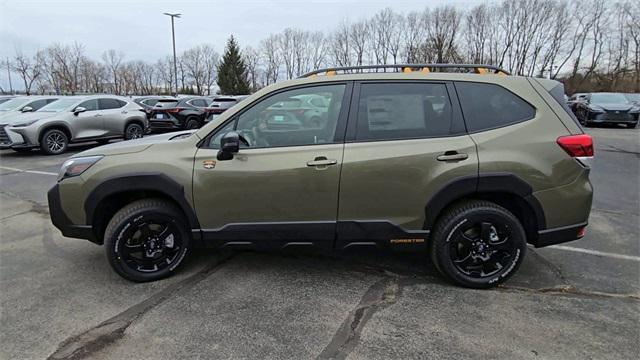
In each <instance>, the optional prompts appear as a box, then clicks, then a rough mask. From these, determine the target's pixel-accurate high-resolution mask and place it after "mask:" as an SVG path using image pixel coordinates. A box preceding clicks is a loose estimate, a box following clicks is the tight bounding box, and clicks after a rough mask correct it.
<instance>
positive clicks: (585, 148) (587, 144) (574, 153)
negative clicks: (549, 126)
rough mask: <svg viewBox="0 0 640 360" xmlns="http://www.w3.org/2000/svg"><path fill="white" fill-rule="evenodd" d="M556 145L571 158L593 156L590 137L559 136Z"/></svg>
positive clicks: (583, 135)
mask: <svg viewBox="0 0 640 360" xmlns="http://www.w3.org/2000/svg"><path fill="white" fill-rule="evenodd" d="M557 143H558V145H560V147H561V148H562V149H563V150H564V151H566V152H567V154H569V155H570V156H571V157H590V156H593V139H592V138H591V135H587V134H580V135H569V136H560V137H559V138H558V140H557Z"/></svg>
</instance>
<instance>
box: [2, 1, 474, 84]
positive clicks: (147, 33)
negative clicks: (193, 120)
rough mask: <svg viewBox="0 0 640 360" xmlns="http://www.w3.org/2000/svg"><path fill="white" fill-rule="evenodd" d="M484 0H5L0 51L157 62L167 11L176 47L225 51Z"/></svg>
mask: <svg viewBox="0 0 640 360" xmlns="http://www.w3.org/2000/svg"><path fill="white" fill-rule="evenodd" d="M480 2H486V1H481V0H393V1H390V0H387V1H379V0H370V1H357V0H342V1H338V0H307V1H305V0H299V1H292V0H274V1H267V0H253V1H248V0H235V1H226V0H225V1H220V0H217V1H211V0H210V1H204V0H200V1H196V0H190V1H180V0H174V1H162V0H160V1H158V0H129V1H127V0H109V1H104V0H65V1H56V0H39V1H35V0H0V58H2V60H3V61H4V60H6V57H7V56H9V57H12V56H14V54H15V51H16V49H18V50H20V51H22V52H23V53H25V54H33V53H35V52H36V51H37V50H38V49H42V48H45V47H47V46H48V45H50V44H52V43H55V42H60V43H73V42H74V41H77V42H80V43H82V44H84V45H85V49H86V53H87V55H88V56H89V57H91V58H93V59H100V57H101V54H102V53H103V52H104V51H105V50H107V49H116V50H119V51H120V50H121V51H123V52H124V53H125V56H126V59H127V60H146V61H153V62H155V61H156V60H157V59H158V58H161V57H163V56H165V55H168V54H171V25H170V19H169V18H168V17H167V16H165V15H163V14H162V13H163V12H178V13H181V14H182V18H181V19H177V21H176V47H177V51H178V52H181V51H182V50H185V49H188V48H189V47H191V46H195V45H198V44H203V43H208V44H212V45H213V46H214V47H215V49H216V50H217V51H218V52H220V53H221V52H222V49H223V48H224V43H225V41H226V39H227V38H228V37H229V35H231V34H233V35H234V36H235V37H236V38H237V39H238V41H239V42H240V45H241V46H243V47H244V46H245V45H257V44H258V43H259V41H260V40H261V39H263V38H264V37H266V36H267V35H269V34H271V33H276V32H280V31H282V30H283V29H284V28H287V27H297V28H301V29H305V30H322V31H328V30H331V29H333V28H334V27H335V26H337V24H339V23H340V22H341V21H343V20H345V19H346V20H358V19H361V18H366V17H369V16H371V15H373V14H375V13H376V12H377V11H379V10H380V9H383V8H385V7H391V8H392V9H393V10H395V11H398V12H408V11H411V10H422V9H423V8H424V7H425V6H430V7H433V6H437V5H442V4H454V5H457V6H460V7H462V8H464V7H467V6H470V5H474V4H477V3H480ZM6 78H7V74H6V69H4V70H3V71H1V72H0V83H1V84H2V86H3V87H6V86H7V80H6ZM15 80H17V79H15ZM15 80H14V83H15V82H16V81H15Z"/></svg>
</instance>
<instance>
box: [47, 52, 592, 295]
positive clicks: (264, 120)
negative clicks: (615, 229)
mask: <svg viewBox="0 0 640 360" xmlns="http://www.w3.org/2000/svg"><path fill="white" fill-rule="evenodd" d="M443 67H446V68H447V70H448V71H447V72H435V71H434V70H439V69H441V68H443ZM370 69H372V71H369V70H370ZM382 69H384V70H386V71H385V72H382V71H379V70H382ZM453 70H461V71H463V72H469V71H475V72H478V74H469V73H454V72H452V71H453ZM374 71H375V72H374ZM563 90H564V89H563V86H562V84H560V83H558V82H556V81H552V80H545V79H536V78H527V77H519V76H508V75H507V74H506V73H505V72H504V71H502V70H500V69H496V68H492V67H489V66H486V67H483V68H476V67H475V66H472V65H453V66H452V65H446V66H445V65H441V64H435V65H393V66H388V65H385V66H379V67H377V68H372V67H361V68H337V69H327V70H319V71H316V72H314V73H312V74H309V75H307V76H304V77H302V78H300V79H296V80H291V81H285V82H281V83H278V84H274V85H271V86H268V87H266V88H264V89H262V90H260V91H258V92H257V93H255V94H253V95H251V96H250V97H249V98H247V99H246V100H244V101H243V102H242V103H241V104H238V106H235V107H233V108H231V109H229V110H227V111H225V112H224V113H223V114H222V115H221V116H220V117H219V118H217V119H215V120H214V121H212V122H210V123H209V124H207V125H205V126H204V127H203V128H201V129H199V130H197V131H194V132H191V133H183V134H179V135H176V134H167V135H158V136H154V137H151V138H145V139H139V140H134V141H127V142H122V143H118V144H111V145H108V146H105V147H101V148H97V149H92V150H88V151H85V152H83V153H80V154H76V155H75V156H74V157H73V158H71V159H70V160H68V161H67V162H65V163H64V165H63V166H62V169H61V171H60V177H59V182H58V184H57V185H55V187H53V188H52V189H51V190H50V191H49V209H50V211H51V219H52V221H53V223H54V225H55V226H56V227H58V228H59V229H61V230H62V233H63V234H64V235H65V236H70V237H77V238H84V239H88V240H90V241H92V242H94V243H97V244H104V245H105V248H106V249H105V250H106V255H107V258H108V259H109V262H110V264H111V265H112V267H113V268H114V270H115V271H116V272H117V273H118V274H120V275H121V276H123V277H125V278H127V279H129V280H133V281H150V280H155V279H159V278H162V277H164V276H167V275H169V274H171V273H172V272H173V271H174V270H176V269H177V268H178V266H179V265H180V264H181V263H182V261H183V259H184V258H185V256H186V255H187V254H188V252H189V251H190V250H191V249H192V248H193V247H194V246H209V247H216V248H228V249H257V250H265V249H295V248H302V249H313V250H316V251H341V250H345V249H358V248H379V249H393V250H397V251H417V252H420V253H424V254H425V255H426V254H430V256H431V259H432V261H433V263H435V265H436V267H437V268H438V270H439V271H440V272H441V273H442V274H443V276H445V277H446V278H447V279H449V280H451V281H452V282H454V283H456V284H460V285H463V286H468V287H475V288H486V287H490V286H494V285H496V284H499V283H501V282H503V281H505V280H506V279H507V278H508V277H509V276H511V275H512V274H513V273H514V272H515V271H516V269H517V268H518V267H519V266H520V264H522V260H523V258H524V256H525V253H526V251H527V243H529V244H531V245H533V246H536V247H540V246H547V245H552V244H557V243H562V242H566V241H571V240H575V239H578V238H581V237H582V236H583V235H584V233H585V229H586V226H587V220H588V218H589V212H590V210H591V199H592V188H591V184H590V182H589V163H590V161H591V159H592V156H593V144H592V140H591V137H590V136H589V135H587V134H585V133H584V132H583V131H582V128H581V127H580V125H579V124H578V123H577V122H576V121H575V118H573V115H572V114H571V112H570V110H569V109H568V107H567V106H566V103H565V100H564V97H563V95H564V92H563ZM301 97H313V98H315V97H321V98H322V99H324V101H325V104H326V108H327V111H326V116H325V117H324V121H321V122H319V123H316V122H313V121H305V119H304V117H299V116H295V112H298V111H299V109H297V108H291V109H290V111H292V112H293V114H292V116H287V115H283V114H285V111H287V110H286V109H287V107H280V109H281V110H282V111H281V112H274V111H272V109H273V108H274V105H276V104H281V103H283V102H287V101H295V99H300V98H301Z"/></svg>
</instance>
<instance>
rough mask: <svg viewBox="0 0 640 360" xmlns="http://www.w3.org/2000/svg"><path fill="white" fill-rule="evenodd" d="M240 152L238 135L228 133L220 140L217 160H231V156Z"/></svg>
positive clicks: (233, 132)
mask: <svg viewBox="0 0 640 360" xmlns="http://www.w3.org/2000/svg"><path fill="white" fill-rule="evenodd" d="M238 151H240V135H239V134H238V133H237V132H235V131H229V132H228V133H226V134H224V136H223V137H222V139H220V150H219V151H218V156H217V158H218V160H231V159H233V154H236V153H237V152H238Z"/></svg>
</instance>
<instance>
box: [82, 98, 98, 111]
mask: <svg viewBox="0 0 640 360" xmlns="http://www.w3.org/2000/svg"><path fill="white" fill-rule="evenodd" d="M77 107H83V108H85V109H87V111H94V110H98V100H97V99H91V100H87V101H83V102H81V103H80V105H78V106H77Z"/></svg>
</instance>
